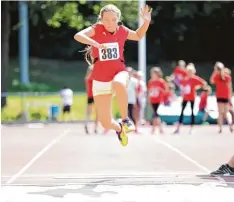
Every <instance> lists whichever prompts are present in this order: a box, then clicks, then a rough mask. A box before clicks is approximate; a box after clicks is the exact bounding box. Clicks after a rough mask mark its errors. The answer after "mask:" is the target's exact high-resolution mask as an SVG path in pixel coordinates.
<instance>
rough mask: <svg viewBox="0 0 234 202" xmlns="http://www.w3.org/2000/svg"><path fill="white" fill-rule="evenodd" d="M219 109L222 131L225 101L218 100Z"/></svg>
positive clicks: (219, 124)
mask: <svg viewBox="0 0 234 202" xmlns="http://www.w3.org/2000/svg"><path fill="white" fill-rule="evenodd" d="M218 111H219V117H218V126H219V133H222V129H223V121H224V120H223V119H224V103H221V102H218Z"/></svg>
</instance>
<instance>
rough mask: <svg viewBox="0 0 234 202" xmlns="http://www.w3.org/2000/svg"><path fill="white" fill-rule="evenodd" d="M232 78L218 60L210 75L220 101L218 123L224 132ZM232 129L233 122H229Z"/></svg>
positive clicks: (220, 130) (220, 131)
mask: <svg viewBox="0 0 234 202" xmlns="http://www.w3.org/2000/svg"><path fill="white" fill-rule="evenodd" d="M231 80H232V78H231V76H230V75H229V74H227V73H226V72H225V68H224V65H223V63H221V62H216V64H215V66H214V71H213V73H212V75H211V77H210V83H211V84H214V85H215V86H216V98H217V103H218V111H219V117H218V125H219V133H222V128H223V121H224V120H228V119H227V112H228V109H229V102H230V98H231V93H232V92H231V91H232V90H231V89H232V81H231ZM229 128H230V131H231V132H232V131H233V127H232V123H229Z"/></svg>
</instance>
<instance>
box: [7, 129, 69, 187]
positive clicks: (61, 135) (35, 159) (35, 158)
mask: <svg viewBox="0 0 234 202" xmlns="http://www.w3.org/2000/svg"><path fill="white" fill-rule="evenodd" d="M69 132H70V128H67V129H65V130H64V131H63V132H62V133H60V134H59V135H58V136H57V137H56V138H55V139H53V140H52V141H50V142H49V144H47V145H46V146H45V147H44V148H43V149H42V150H41V151H39V152H38V153H37V154H36V155H35V156H34V157H33V158H32V159H31V160H30V161H29V162H28V163H27V164H26V165H25V166H24V167H23V168H21V170H19V172H17V173H16V174H15V175H13V176H12V177H11V178H10V179H9V180H8V181H7V182H6V184H11V183H13V182H14V181H15V180H16V179H17V178H19V177H20V176H21V175H22V174H23V173H24V172H25V171H26V170H28V169H29V168H30V167H31V166H32V165H33V164H34V163H35V162H36V161H37V160H38V159H39V158H40V157H41V156H42V155H43V154H45V153H46V152H47V151H48V150H49V149H50V148H51V147H53V146H54V145H55V144H56V143H58V142H59V141H60V140H61V139H62V138H63V137H65V136H66V135H67V134H68V133H69Z"/></svg>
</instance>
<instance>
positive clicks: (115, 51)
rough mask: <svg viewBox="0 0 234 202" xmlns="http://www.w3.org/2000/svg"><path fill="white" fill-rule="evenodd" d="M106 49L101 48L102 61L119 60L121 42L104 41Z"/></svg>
mask: <svg viewBox="0 0 234 202" xmlns="http://www.w3.org/2000/svg"><path fill="white" fill-rule="evenodd" d="M103 45H105V46H106V49H99V58H100V61H108V60H117V59H119V44H118V43H104V44H103Z"/></svg>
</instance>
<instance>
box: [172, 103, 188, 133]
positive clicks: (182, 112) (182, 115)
mask: <svg viewBox="0 0 234 202" xmlns="http://www.w3.org/2000/svg"><path fill="white" fill-rule="evenodd" d="M187 103H188V102H187V101H185V100H183V102H182V109H181V113H180V118H179V123H178V125H177V129H176V131H175V132H174V133H178V132H179V131H180V125H181V124H182V122H183V118H184V110H185V107H186V105H187Z"/></svg>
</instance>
